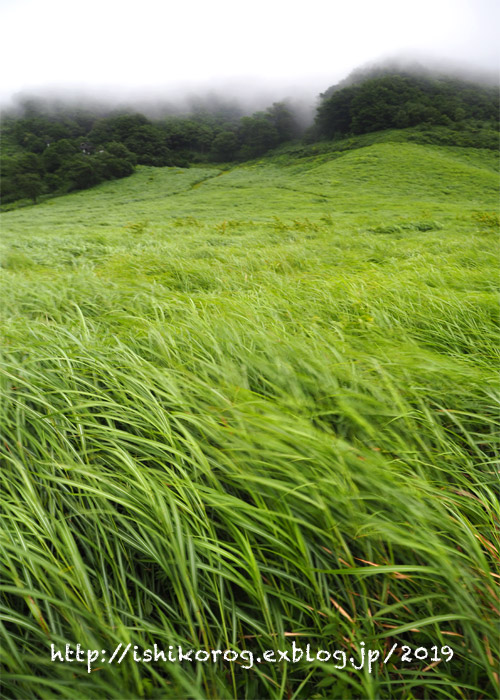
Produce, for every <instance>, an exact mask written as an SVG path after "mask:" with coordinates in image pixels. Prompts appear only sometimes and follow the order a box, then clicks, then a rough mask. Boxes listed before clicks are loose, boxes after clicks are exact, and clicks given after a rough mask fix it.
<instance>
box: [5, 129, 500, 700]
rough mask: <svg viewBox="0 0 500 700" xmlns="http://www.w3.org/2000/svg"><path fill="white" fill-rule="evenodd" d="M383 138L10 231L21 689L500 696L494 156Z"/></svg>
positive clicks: (30, 220)
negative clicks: (178, 657) (131, 652)
mask: <svg viewBox="0 0 500 700" xmlns="http://www.w3.org/2000/svg"><path fill="white" fill-rule="evenodd" d="M388 134H389V135H388V136H387V137H380V138H377V137H375V138H373V135H371V137H370V138H371V141H368V140H365V141H363V140H362V139H361V140H358V141H357V142H353V143H349V142H347V145H346V144H344V147H345V148H344V149H342V148H339V146H338V145H337V146H335V144H329V145H327V144H322V145H321V144H319V145H317V146H308V147H298V146H296V147H291V146H288V147H284V148H282V149H281V150H278V151H276V152H275V153H274V154H273V155H272V156H270V157H267V158H263V159H261V160H258V161H253V162H250V163H246V164H243V165H239V166H234V167H233V166H227V167H223V168H216V167H214V166H203V167H191V168H189V169H181V168H151V167H145V166H140V167H139V168H138V170H137V172H136V173H135V174H134V175H132V176H130V177H128V178H125V179H122V180H120V181H109V182H105V183H102V184H101V185H99V186H97V187H96V188H94V189H92V190H88V191H81V192H77V193H73V194H69V195H65V196H62V197H59V198H52V199H46V200H45V201H43V202H42V203H40V204H39V205H37V206H24V207H21V208H17V209H14V210H12V211H8V212H5V213H4V214H3V215H2V216H3V224H2V246H3V249H2V263H1V264H2V268H1V278H2V290H1V299H2V303H1V311H2V359H1V365H0V377H1V395H2V398H1V409H0V424H1V441H0V459H1V463H2V469H1V471H0V480H1V488H2V493H3V508H2V515H1V517H2V539H1V553H0V556H1V567H2V579H1V589H2V614H3V622H2V627H1V633H2V638H1V640H2V641H1V649H2V654H3V664H4V666H3V668H4V670H3V673H2V682H3V692H4V695H5V697H9V698H16V699H17V698H20V699H21V698H23V699H24V698H26V699H28V698H41V699H43V700H45V699H49V698H68V699H71V700H76V699H82V700H84V699H86V698H96V699H99V700H101V699H103V698H116V699H117V700H119V699H123V698H193V699H200V700H203V699H208V698H211V699H218V698H221V699H230V698H234V699H236V698H248V699H249V700H250V699H253V698H272V699H276V700H278V699H279V700H299V699H306V698H310V699H311V700H313V699H319V698H322V699H329V700H330V699H333V698H342V699H349V698H369V699H370V700H375V699H377V698H398V699H401V700H412V699H414V698H425V699H429V700H434V699H436V698H440V699H445V698H447V699H448V698H461V699H466V698H481V699H482V698H485V699H486V698H496V697H497V696H498V672H499V670H498V669H499V665H498V664H499V662H498V658H499V649H498V646H499V643H498V639H499V627H498V620H499V615H500V612H499V611H500V593H499V583H500V566H499V564H500V536H499V532H500V531H499V519H500V505H499V472H498V446H499V442H500V438H499V433H498V423H499V421H498V417H499V412H498V395H499V392H498V388H499V386H498V378H497V370H498V331H497V321H498V305H497V304H498V301H497V297H496V287H497V286H498V284H497V283H498V184H499V183H498V174H497V173H498V160H497V155H496V154H495V153H494V152H492V151H487V150H481V149H473V148H458V147H452V146H437V145H424V144H418V143H412V142H410V141H401V142H397V141H396V140H395V138H396V136H393V137H391V135H390V132H388ZM391 138H393V140H392V141H391V140H390V139H391ZM364 144H366V145H364ZM334 146H335V147H334ZM349 146H351V148H349ZM292 642H294V643H295V644H296V645H299V646H301V647H302V648H303V649H305V646H306V644H310V645H311V650H312V652H311V653H313V654H316V650H318V649H322V650H326V651H329V652H330V653H331V652H334V651H336V650H337V651H344V652H345V653H346V655H347V658H349V656H353V658H354V660H355V662H356V664H358V661H357V660H358V659H360V649H361V643H362V642H364V643H365V647H366V649H370V650H374V651H378V652H379V654H380V655H379V657H378V658H377V660H376V662H375V663H374V664H373V667H372V668H371V669H370V671H371V672H369V671H368V668H367V666H366V664H365V666H364V668H362V669H356V668H353V666H352V664H349V661H347V666H346V668H339V665H341V664H339V662H338V661H336V660H335V659H334V658H332V659H330V660H327V661H321V660H318V659H316V658H315V659H314V660H313V661H306V660H305V659H301V660H300V661H298V662H293V661H292V660H289V661H287V660H286V659H285V660H279V658H278V655H277V654H276V658H275V660H274V661H265V660H264V659H263V654H264V652H265V651H266V650H278V649H279V650H283V651H284V650H291V648H292ZM77 643H79V644H81V646H82V648H83V649H96V650H106V652H107V657H108V658H109V657H110V656H111V653H112V650H114V649H115V648H116V647H117V645H118V644H120V643H122V644H123V645H124V647H125V646H126V645H128V644H131V645H132V647H133V646H134V645H136V646H137V647H138V649H139V650H142V649H145V648H152V647H153V645H154V644H157V645H158V647H159V648H162V649H165V650H168V648H169V646H173V647H174V648H177V646H178V645H182V647H183V648H184V649H194V650H198V649H199V650H205V651H207V652H209V653H211V652H212V651H213V650H223V651H224V650H232V651H234V652H237V653H238V654H240V653H241V652H243V651H247V652H251V653H252V654H253V655H254V659H255V662H254V664H253V667H252V668H242V666H248V664H246V663H245V661H244V660H243V659H244V658H245V657H242V658H239V659H238V660H237V661H236V662H230V661H224V660H221V659H220V657H219V658H218V660H217V661H216V662H211V661H208V662H203V661H198V662H197V661H194V660H193V661H192V662H189V661H186V662H183V663H178V662H177V663H173V662H168V661H167V662H162V661H158V662H156V663H155V662H154V661H153V662H150V663H146V662H137V663H136V662H134V661H133V659H132V658H131V657H130V656H129V657H127V658H125V659H124V660H123V662H122V663H121V664H117V663H108V660H107V659H106V661H105V662H101V659H100V658H99V660H97V661H96V662H95V663H94V664H93V666H92V669H91V672H90V673H88V668H87V664H86V663H76V662H73V663H70V662H58V661H51V644H54V645H55V647H56V648H57V649H64V647H65V645H66V644H70V645H72V646H73V648H74V647H75V646H76V644H77ZM393 645H396V650H395V651H394V653H393V654H392V657H391V658H390V660H388V662H387V663H384V658H386V656H387V654H388V653H389V651H390V649H391V648H393ZM403 646H407V647H409V648H410V650H411V653H410V654H409V656H410V659H409V660H407V659H405V658H404V656H405V652H404V649H403V648H402V647H403ZM433 647H435V648H436V651H433V650H432V648H433ZM443 647H449V648H451V649H452V650H453V658H452V659H451V660H450V661H448V660H447V657H446V655H445V654H444V653H443V652H442V651H441V650H442V648H443ZM421 648H424V651H425V652H426V653H425V656H424V652H423V651H419V654H418V655H417V656H418V657H419V658H420V660H419V658H416V657H415V655H414V651H415V650H416V649H421ZM427 651H428V653H427ZM247 658H248V654H247ZM257 658H260V659H261V662H260V663H258V662H257V661H256V659H257ZM336 658H337V659H338V658H339V656H337V657H336ZM358 665H359V664H358Z"/></svg>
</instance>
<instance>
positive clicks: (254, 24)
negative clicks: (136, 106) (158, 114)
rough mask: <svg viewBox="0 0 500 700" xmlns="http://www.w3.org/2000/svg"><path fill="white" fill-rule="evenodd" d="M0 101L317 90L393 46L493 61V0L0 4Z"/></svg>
mask: <svg viewBox="0 0 500 700" xmlns="http://www.w3.org/2000/svg"><path fill="white" fill-rule="evenodd" d="M0 8H1V11H0V21H1V23H2V41H1V47H0V61H1V65H2V67H3V70H2V73H3V77H2V83H1V86H0V99H1V100H2V101H5V100H6V99H8V98H10V97H11V96H12V95H13V94H15V93H19V92H29V91H30V90H32V89H33V88H35V89H36V90H37V92H38V91H39V90H40V89H41V88H42V89H44V90H45V89H54V88H58V89H68V88H72V89H77V90H83V91H86V92H87V93H90V94H95V95H96V96H98V95H99V96H101V95H103V94H112V93H121V94H122V95H126V94H133V93H134V91H137V92H142V93H147V92H148V91H149V92H152V93H155V92H156V93H157V94H158V93H159V92H160V88H162V90H161V92H164V90H165V89H167V90H168V89H170V90H173V88H177V89H178V88H181V89H182V91H189V90H196V89H198V88H199V87H201V88H203V89H205V88H207V89H208V88H210V87H214V86H215V87H218V86H221V85H222V84H224V82H228V81H229V83H230V84H232V85H238V84H239V85H242V84H244V83H245V82H246V83H247V84H248V85H250V84H251V85H255V84H256V82H258V83H261V84H263V85H264V86H266V85H267V86H270V87H273V88H274V87H277V86H279V87H277V92H278V95H277V97H278V98H281V97H285V96H286V94H287V93H290V94H291V93H292V92H293V91H294V88H297V89H298V91H301V90H303V89H304V90H305V91H306V94H316V93H317V92H319V91H322V90H325V89H326V88H327V87H328V86H329V85H331V84H333V83H335V82H337V81H338V80H339V79H342V78H344V77H345V76H346V75H347V74H348V73H349V72H350V71H351V70H352V69H354V68H356V67H357V66H359V65H362V64H365V63H367V62H370V61H375V60H377V59H379V58H383V57H386V56H393V55H395V54H399V53H405V54H408V53H413V54H417V55H421V56H429V57H430V58H434V59H440V60H441V59H442V60H447V61H455V62H458V63H461V64H462V65H464V66H469V67H471V68H489V69H490V70H491V69H497V68H498V63H499V60H500V55H499V49H498V44H499V42H498V27H499V26H500V2H498V0H418V2H417V1H415V0H412V1H411V2H409V1H406V0H307V1H306V2H294V1H293V0H252V1H250V0H245V1H244V2H243V1H242V0H134V1H133V2H130V1H129V0H85V2H73V1H72V0H0Z"/></svg>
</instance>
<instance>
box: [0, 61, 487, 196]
mask: <svg viewBox="0 0 500 700" xmlns="http://www.w3.org/2000/svg"><path fill="white" fill-rule="evenodd" d="M498 100H499V95H498V86H495V85H492V84H491V83H488V82H486V83H484V84H480V83H477V82H476V83H472V82H470V81H467V80H464V79H462V78H460V77H457V76H450V75H438V74H436V73H435V72H432V71H426V70H425V69H422V68H421V67H419V66H410V67H408V66H405V67H397V68H396V67H395V66H394V65H378V66H375V67H370V68H368V69H358V70H357V71H354V72H353V73H352V74H351V75H350V76H348V78H347V79H345V80H343V81H341V82H340V83H338V84H337V85H333V86H332V87H330V88H328V89H327V90H326V91H325V92H324V93H322V94H321V95H320V97H319V103H318V105H317V110H316V116H315V120H314V124H313V125H312V126H309V124H308V121H307V118H304V115H305V114H306V112H305V111H304V110H301V109H299V108H298V106H297V105H294V104H292V103H291V102H290V101H281V102H274V103H273V104H272V105H271V106H270V107H267V108H265V109H260V110H258V111H255V112H253V113H251V114H248V113H247V114H245V112H244V109H243V108H242V107H241V106H238V104H237V103H236V102H235V101H234V100H225V99H222V98H218V97H216V96H213V95H212V96H210V97H208V98H199V99H196V98H191V100H190V103H189V109H190V111H189V112H187V113H182V112H181V110H180V108H177V109H175V107H174V106H172V105H171V104H167V103H165V104H164V105H163V107H161V106H160V105H157V110H156V112H155V116H152V115H151V114H149V116H148V115H146V114H144V113H142V112H140V111H136V110H134V109H132V108H128V109H120V110H118V109H116V108H115V109H112V108H110V107H109V106H108V107H106V105H103V104H102V103H86V104H78V103H76V102H75V103H73V104H72V103H64V101H61V100H52V101H50V100H49V101H44V100H40V99H35V98H25V99H23V100H22V101H21V102H20V103H19V104H18V106H17V107H16V109H15V110H13V111H11V112H10V113H7V114H6V116H5V118H4V120H3V126H2V131H1V138H2V157H1V190H2V201H3V203H9V202H14V201H16V200H18V199H22V198H28V199H31V201H32V202H33V203H36V202H37V201H38V200H39V198H40V196H41V195H44V194H63V193H66V192H71V191H73V190H80V189H87V188H89V187H93V186H94V185H96V184H98V183H100V182H102V181H104V180H113V179H117V178H122V177H127V176H128V175H130V174H132V173H133V172H134V169H135V166H136V165H146V166H155V167H163V166H178V167H189V165H190V164H196V163H226V162H233V161H240V162H241V161H245V160H251V159H254V158H258V157H260V156H262V155H264V154H265V153H267V152H268V151H270V150H272V149H274V148H276V147H277V146H280V145H281V144H284V143H287V142H290V141H293V140H296V139H300V138H304V139H305V141H307V142H309V143H311V142H314V141H319V140H325V139H327V140H335V139H339V138H343V137H346V136H351V135H358V134H366V133H369V132H372V131H380V130H385V129H406V128H409V127H417V128H420V127H426V126H427V127H447V128H448V129H449V130H451V131H450V133H451V134H453V135H454V136H452V137H451V138H452V142H453V139H454V138H455V139H456V143H457V144H460V143H461V144H462V145H470V143H469V142H468V141H467V139H465V140H464V136H463V135H464V133H466V132H467V133H469V135H470V133H472V132H473V133H474V134H475V135H474V138H473V143H474V145H480V146H482V147H486V148H496V147H497V141H496V131H498V115H499V101H498ZM184 106H185V105H184ZM308 126H309V128H308V129H307V130H306V127H308ZM494 130H496V131H494ZM477 134H479V136H478V135H477ZM469 141H470V138H469Z"/></svg>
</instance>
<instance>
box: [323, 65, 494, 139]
mask: <svg viewBox="0 0 500 700" xmlns="http://www.w3.org/2000/svg"><path fill="white" fill-rule="evenodd" d="M498 119H499V91H498V86H494V85H488V84H485V85H479V84H475V83H470V82H468V81H464V80H462V79H460V78H458V77H454V76H436V75H433V74H432V73H424V74H418V73H416V72H414V71H411V70H405V71H401V72H399V73H394V71H393V70H392V69H391V68H390V67H385V68H384V67H378V68H375V69H373V70H371V71H359V72H357V73H354V74H353V75H352V76H351V77H350V79H347V80H346V81H342V83H340V84H338V85H334V86H332V87H330V88H328V90H326V91H325V92H324V93H323V94H322V95H321V96H320V104H319V106H318V109H317V114H316V119H315V125H314V128H313V130H312V134H313V138H318V139H321V138H326V139H333V138H340V137H343V136H346V135H350V134H365V133H368V132H371V131H381V130H384V129H404V128H408V127H413V126H417V125H420V124H428V125H442V126H448V127H452V126H456V125H459V126H460V125H462V124H464V123H465V122H468V123H469V124H471V122H475V123H476V124H479V123H488V124H489V125H491V126H492V127H494V128H498Z"/></svg>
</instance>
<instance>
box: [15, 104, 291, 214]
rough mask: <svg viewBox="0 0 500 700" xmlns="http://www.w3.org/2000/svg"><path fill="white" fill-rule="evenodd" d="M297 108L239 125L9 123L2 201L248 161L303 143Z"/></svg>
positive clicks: (80, 119) (169, 120) (32, 112)
mask: <svg viewBox="0 0 500 700" xmlns="http://www.w3.org/2000/svg"><path fill="white" fill-rule="evenodd" d="M300 133H301V127H300V125H299V122H298V120H297V119H296V117H295V115H294V113H293V111H292V110H291V108H290V107H289V106H288V105H287V104H286V103H284V102H277V103H274V104H273V105H272V106H271V107H269V108H268V109H266V110H265V111H260V112H255V113H254V114H253V115H251V116H243V117H240V118H239V119H235V118H234V117H233V118H229V116H228V117H227V118H226V117H225V116H224V115H222V116H221V115H218V116H217V115H213V114H209V113H201V114H197V115H192V116H191V117H178V116H169V117H165V118H163V119H158V120H154V121H152V120H150V119H148V118H147V117H146V116H145V115H143V114H112V115H108V116H105V117H93V116H92V114H89V113H88V112H82V113H78V112H76V113H72V114H64V112H63V113H58V114H55V115H54V114H53V115H51V114H48V115H47V114H43V113H40V110H38V109H37V106H36V105H33V104H31V105H30V108H29V114H28V115H24V116H22V117H10V118H7V119H6V120H5V122H4V126H3V141H4V144H5V143H6V144H7V148H3V149H2V151H3V152H5V153H4V155H2V159H1V161H2V162H1V189H2V201H3V202H4V203H8V202H11V201H14V200H16V199H20V198H30V199H31V200H32V201H33V202H34V203H36V202H37V199H38V198H39V197H40V195H42V194H45V193H54V194H57V193H61V194H62V193H66V192H71V191H73V190H81V189H87V188H89V187H92V186H94V185H96V184H98V183H99V182H102V181H104V180H112V179H116V178H121V177H126V176H127V175H130V174H131V173H132V172H133V171H134V168H135V166H136V165H137V164H139V165H149V166H157V167H163V166H179V167H189V164H190V163H201V162H214V163H220V162H227V161H235V160H236V161H244V160H249V159H252V158H256V157H258V156H260V155H262V154H264V153H266V152H267V151H268V150H270V149H272V148H275V147H276V146H278V145H279V144H281V143H284V142H286V141H289V140H291V139H294V138H297V137H298V136H299V135H300Z"/></svg>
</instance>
